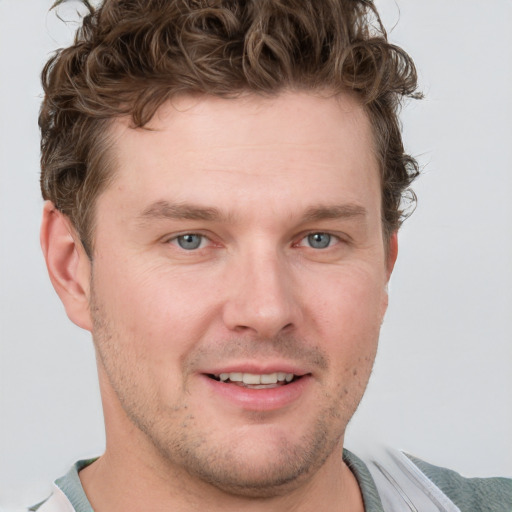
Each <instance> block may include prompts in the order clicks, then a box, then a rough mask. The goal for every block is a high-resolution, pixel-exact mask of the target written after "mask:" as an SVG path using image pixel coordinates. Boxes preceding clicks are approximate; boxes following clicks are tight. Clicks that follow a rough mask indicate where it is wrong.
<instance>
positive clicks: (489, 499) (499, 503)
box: [407, 455, 512, 512]
mask: <svg viewBox="0 0 512 512" xmlns="http://www.w3.org/2000/svg"><path fill="white" fill-rule="evenodd" d="M407 457H408V458H409V459H410V460H411V461H412V462H413V463H414V465H415V466H416V467H417V468H418V469H419V470H420V471H421V472H422V473H423V474H424V475H425V476H426V477H427V478H428V479H429V480H430V481H432V482H433V483H434V484H435V485H436V486H437V487H439V488H440V489H441V490H442V491H443V492H444V494H446V496H448V497H449V498H450V500H452V501H453V503H454V504H455V505H457V506H458V507H459V509H460V510H461V512H466V511H467V512H511V511H512V479H510V478H501V477H493V478H466V477H463V476H462V475H460V474H459V473H457V472H456V471H453V470H451V469H447V468H442V467H439V466H434V465H432V464H429V463H428V462H425V461H423V460H421V459H418V458H416V457H413V456H411V455H407Z"/></svg>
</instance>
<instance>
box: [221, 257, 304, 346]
mask: <svg viewBox="0 0 512 512" xmlns="http://www.w3.org/2000/svg"><path fill="white" fill-rule="evenodd" d="M233 263H234V262H233ZM228 281H229V283H230V291H229V296H228V297H227V299H226V301H225V303H224V306H223V321H224V325H225V326H226V327H227V328H228V329H229V330H231V331H235V332H238V333H242V332H251V333H252V334H254V335H255V336H258V337H260V338H267V339H269V338H272V337H274V336H276V335H278V334H279V333H281V332H282V331H285V330H292V329H293V328H295V327H297V325H298V323H299V321H300V317H301V307H300V304H299V302H298V300H297V299H298V295H299V294H298V293H297V290H296V286H295V283H294V279H293V276H292V271H291V269H290V267H289V265H288V264H287V263H286V260H285V258H284V257H281V258H280V257H279V255H278V254H275V253H271V254H264V255H262V254H259V255H256V254H253V255H250V256H247V257H245V258H240V259H239V260H238V261H237V262H236V263H234V264H233V266H231V269H230V278H229V279H228Z"/></svg>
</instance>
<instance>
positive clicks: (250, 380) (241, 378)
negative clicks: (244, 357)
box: [217, 372, 293, 384]
mask: <svg viewBox="0 0 512 512" xmlns="http://www.w3.org/2000/svg"><path fill="white" fill-rule="evenodd" d="M217 377H219V379H220V380H222V381H226V380H230V381H231V382H243V383H244V384H277V383H278V382H285V381H286V382H291V381H292V380H293V373H284V372H276V373H262V374H255V373H242V372H231V373H221V374H220V375H217Z"/></svg>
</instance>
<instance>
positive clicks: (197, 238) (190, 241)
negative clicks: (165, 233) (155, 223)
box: [177, 233, 202, 251]
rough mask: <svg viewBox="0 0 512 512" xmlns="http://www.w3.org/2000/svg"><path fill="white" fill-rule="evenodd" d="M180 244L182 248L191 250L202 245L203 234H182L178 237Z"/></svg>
mask: <svg viewBox="0 0 512 512" xmlns="http://www.w3.org/2000/svg"><path fill="white" fill-rule="evenodd" d="M177 241H178V245H179V246H180V247H181V248H182V249H186V250H188V251H191V250H193V249H197V248H198V247H199V246H200V245H201V241H202V236H201V235H194V234H192V233H190V234H187V235H181V236H179V237H178V238H177Z"/></svg>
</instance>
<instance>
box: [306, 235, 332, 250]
mask: <svg viewBox="0 0 512 512" xmlns="http://www.w3.org/2000/svg"><path fill="white" fill-rule="evenodd" d="M307 239H308V244H309V245H310V247H312V248H313V249H326V248H327V247H329V245H331V235H329V233H311V235H308V236H307Z"/></svg>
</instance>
